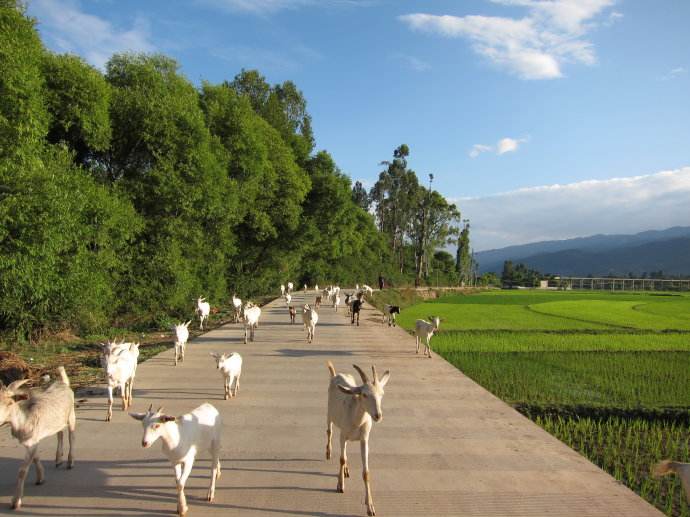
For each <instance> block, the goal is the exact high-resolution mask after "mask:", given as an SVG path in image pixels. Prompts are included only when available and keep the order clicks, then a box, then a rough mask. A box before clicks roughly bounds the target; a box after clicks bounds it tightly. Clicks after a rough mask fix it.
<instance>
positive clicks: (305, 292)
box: [304, 284, 308, 294]
mask: <svg viewBox="0 0 690 517" xmlns="http://www.w3.org/2000/svg"><path fill="white" fill-rule="evenodd" d="M307 290H308V288H307V284H304V294H307Z"/></svg>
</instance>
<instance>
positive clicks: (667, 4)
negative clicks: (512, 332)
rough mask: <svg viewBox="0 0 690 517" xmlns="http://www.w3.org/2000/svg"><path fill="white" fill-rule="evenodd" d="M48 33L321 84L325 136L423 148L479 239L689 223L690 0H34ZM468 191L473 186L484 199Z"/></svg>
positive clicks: (423, 157) (372, 168)
mask: <svg viewBox="0 0 690 517" xmlns="http://www.w3.org/2000/svg"><path fill="white" fill-rule="evenodd" d="M29 12H30V14H32V15H34V16H36V17H37V18H38V20H39V30H40V31H41V34H42V36H43V38H44V41H45V42H46V44H47V45H48V46H49V47H50V48H52V49H54V50H56V51H60V52H65V51H69V52H75V53H78V54H80V55H82V56H84V57H85V58H86V59H87V60H88V61H89V62H91V63H93V64H94V65H95V66H98V67H101V68H102V67H103V65H104V63H105V61H106V60H107V58H108V57H109V56H110V55H111V54H112V53H113V52H119V51H124V50H136V51H146V52H162V53H164V54H167V55H169V56H172V57H174V58H175V59H177V60H178V61H179V63H180V65H181V68H182V71H183V72H184V73H185V74H186V75H187V76H188V77H189V78H190V79H191V80H192V81H193V82H195V83H197V84H199V83H200V82H201V80H208V81H211V82H220V81H223V80H225V79H232V77H233V76H234V75H235V74H236V73H237V72H238V71H239V70H240V69H241V68H242V67H245V68H258V69H259V70H260V71H261V72H262V73H263V74H264V75H265V76H266V77H267V78H268V80H269V81H271V82H281V81H284V80H287V79H290V80H293V81H294V82H295V83H296V84H297V85H298V86H299V87H300V88H301V89H302V90H303V92H304V94H305V96H306V98H307V100H308V103H309V111H310V113H311V114H312V116H313V122H314V130H315V134H316V137H317V145H318V147H319V148H323V149H327V150H328V151H329V152H330V153H331V154H333V156H334V157H335V159H336V162H337V163H338V165H339V166H340V167H341V168H342V169H343V170H344V171H345V172H346V173H347V174H349V175H350V176H351V177H352V178H353V179H360V180H364V181H365V182H367V183H368V184H371V183H372V182H373V181H375V178H376V177H377V175H378V172H379V170H380V167H379V166H378V163H379V162H380V161H381V160H384V159H388V158H389V157H390V155H391V154H392V151H393V149H394V148H395V147H396V146H397V145H399V144H401V143H407V144H408V145H409V146H410V148H411V156H410V160H409V162H410V165H411V167H412V168H414V169H415V170H416V171H417V173H418V174H419V176H420V178H426V177H427V174H428V173H430V172H432V173H434V176H435V178H436V179H435V181H434V186H435V188H437V189H438V190H439V191H441V192H442V193H443V194H444V195H446V196H447V197H449V198H451V199H453V200H455V201H457V203H458V205H459V208H460V209H461V210H462V211H463V215H464V216H467V217H470V219H471V220H472V222H473V228H474V232H475V233H474V237H475V239H474V244H475V247H476V248H477V249H485V248H490V247H498V246H503V245H507V244H514V243H521V242H529V241H534V240H540V239H551V238H565V237H574V236H581V235H589V234H592V233H599V232H611V233H614V232H620V233H627V232H635V231H641V230H646V229H652V228H662V227H667V226H672V225H676V224H690V208H689V206H688V205H690V203H688V202H687V200H690V197H689V195H690V169H689V168H687V166H690V145H689V143H690V124H689V123H688V120H690V102H688V98H690V95H689V93H690V75H689V71H690V31H689V30H688V21H689V20H690V2H688V1H685V0H663V1H659V2H650V1H648V0H617V1H616V0H467V1H458V0H454V1H450V0H445V1H444V0H439V1H432V0H426V1H407V0H362V1H358V0H189V1H184V2H183V1H172V0H168V1H157V0H147V1H145V2H141V1H136V0H117V1H116V0H91V1H87V0H82V1H79V0H29ZM468 198H469V199H468Z"/></svg>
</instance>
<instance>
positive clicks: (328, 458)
mask: <svg viewBox="0 0 690 517" xmlns="http://www.w3.org/2000/svg"><path fill="white" fill-rule="evenodd" d="M326 459H327V460H330V459H331V453H330V452H328V451H326Z"/></svg>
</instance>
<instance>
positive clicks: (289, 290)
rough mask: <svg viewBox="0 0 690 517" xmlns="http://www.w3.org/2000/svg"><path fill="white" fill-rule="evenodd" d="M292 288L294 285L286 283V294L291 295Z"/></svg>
mask: <svg viewBox="0 0 690 517" xmlns="http://www.w3.org/2000/svg"><path fill="white" fill-rule="evenodd" d="M293 287H294V285H292V282H288V283H287V292H288V293H291V292H292V289H293Z"/></svg>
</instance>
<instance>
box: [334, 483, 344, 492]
mask: <svg viewBox="0 0 690 517" xmlns="http://www.w3.org/2000/svg"><path fill="white" fill-rule="evenodd" d="M335 491H336V492H338V493H339V494H344V493H345V489H344V488H343V487H341V486H340V485H338V486H337V487H336V489H335Z"/></svg>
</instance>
